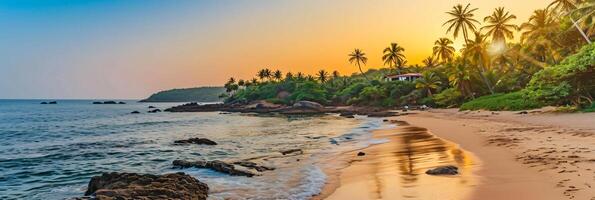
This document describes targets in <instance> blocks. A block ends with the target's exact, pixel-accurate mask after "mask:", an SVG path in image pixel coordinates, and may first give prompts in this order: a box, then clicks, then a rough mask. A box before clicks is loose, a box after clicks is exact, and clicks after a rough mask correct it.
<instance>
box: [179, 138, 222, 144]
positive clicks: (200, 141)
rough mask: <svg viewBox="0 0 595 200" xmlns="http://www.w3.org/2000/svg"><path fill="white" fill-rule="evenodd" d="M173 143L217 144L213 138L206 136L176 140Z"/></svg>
mask: <svg viewBox="0 0 595 200" xmlns="http://www.w3.org/2000/svg"><path fill="white" fill-rule="evenodd" d="M174 144H204V145H217V143H216V142H214V141H213V140H209V139H207V138H190V139H187V140H176V141H174Z"/></svg>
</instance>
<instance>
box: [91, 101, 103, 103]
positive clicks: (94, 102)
mask: <svg viewBox="0 0 595 200" xmlns="http://www.w3.org/2000/svg"><path fill="white" fill-rule="evenodd" d="M93 104H103V102H101V101H94V102H93Z"/></svg>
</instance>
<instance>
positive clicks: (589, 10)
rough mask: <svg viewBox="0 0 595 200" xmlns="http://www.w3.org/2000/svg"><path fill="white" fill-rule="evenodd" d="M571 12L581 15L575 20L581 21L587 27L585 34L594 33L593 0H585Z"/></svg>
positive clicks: (594, 9)
mask: <svg viewBox="0 0 595 200" xmlns="http://www.w3.org/2000/svg"><path fill="white" fill-rule="evenodd" d="M572 14H577V15H578V16H581V17H580V18H579V19H577V21H583V25H584V26H585V27H587V35H589V36H592V35H594V34H595V20H594V19H593V18H595V0H586V1H584V2H583V3H582V4H580V5H579V6H578V8H577V9H575V10H574V11H572Z"/></svg>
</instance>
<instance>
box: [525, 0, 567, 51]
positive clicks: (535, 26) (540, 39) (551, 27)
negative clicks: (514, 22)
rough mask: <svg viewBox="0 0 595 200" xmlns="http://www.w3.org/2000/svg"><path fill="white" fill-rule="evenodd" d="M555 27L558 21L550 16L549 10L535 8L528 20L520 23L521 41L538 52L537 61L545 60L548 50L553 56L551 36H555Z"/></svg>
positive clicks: (553, 44)
mask: <svg viewBox="0 0 595 200" xmlns="http://www.w3.org/2000/svg"><path fill="white" fill-rule="evenodd" d="M557 29H558V23H557V22H556V20H555V19H554V18H552V14H551V11H549V10H547V9H545V10H535V11H534V12H533V15H531V17H530V18H529V21H528V22H525V23H523V24H521V30H523V32H522V33H521V42H522V43H526V44H527V45H528V47H529V49H533V50H534V52H536V53H538V60H539V61H541V62H546V61H547V55H548V52H549V54H550V56H551V57H552V58H554V54H555V51H554V50H553V47H554V46H555V43H554V41H552V38H555V36H556V32H557Z"/></svg>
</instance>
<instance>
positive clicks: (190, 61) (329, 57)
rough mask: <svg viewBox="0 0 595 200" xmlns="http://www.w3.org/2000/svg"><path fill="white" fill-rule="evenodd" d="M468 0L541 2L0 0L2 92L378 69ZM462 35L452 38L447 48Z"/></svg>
mask: <svg viewBox="0 0 595 200" xmlns="http://www.w3.org/2000/svg"><path fill="white" fill-rule="evenodd" d="M458 3H461V4H467V3H471V5H472V7H474V8H479V10H478V11H477V12H476V13H477V14H476V19H477V20H480V21H482V20H483V18H484V17H485V16H488V15H490V14H491V13H492V12H493V10H494V9H495V8H496V7H500V6H504V7H505V8H506V9H507V10H508V11H510V12H511V13H512V14H514V15H516V16H517V17H518V18H517V20H516V21H514V22H515V23H517V24H521V23H522V22H525V21H527V19H528V18H529V16H530V15H531V13H532V12H533V11H534V10H536V9H540V8H544V7H546V6H547V4H548V3H549V1H544V0H522V1H519V0H415V1H412V0H204V1H201V0H195V1H190V0H171V1H163V0H159V1H157V0H127V1H120V0H92V1H85V0H77V1H74V0H61V1H58V0H44V1H37V0H14V1H8V0H0V99H2V98H10V99H15V98H16V99H23V98H48V99H54V98H60V99H65V98H66V99H95V98H100V99H114V98H117V99H140V98H144V97H147V96H148V95H150V94H152V93H154V92H157V91H160V90H166V89H172V88H188V87H197V86H220V85H223V83H225V82H226V81H227V80H228V79H229V77H235V78H236V79H251V78H252V77H254V76H255V74H256V71H257V70H259V69H262V68H270V69H280V70H281V71H283V72H284V73H285V72H288V71H291V72H294V73H296V72H298V71H299V72H304V73H308V74H314V73H315V72H316V71H318V70H320V69H325V70H327V71H333V70H337V71H339V72H340V73H341V74H346V75H347V74H351V73H354V72H356V71H357V68H356V67H354V66H353V65H351V64H350V63H349V62H348V61H347V59H348V57H347V55H348V54H349V53H350V52H351V51H353V49H354V48H359V49H362V50H363V51H364V52H365V53H366V55H367V56H368V59H369V61H368V64H367V65H366V66H365V67H364V68H365V69H368V68H379V67H382V61H381V55H382V50H383V49H384V48H385V47H387V46H388V45H389V44H390V43H391V42H397V43H398V44H400V45H401V46H403V47H404V48H405V56H406V57H407V59H408V63H409V64H416V63H421V60H423V59H424V58H426V57H428V56H430V55H431V53H432V46H433V43H434V41H435V40H436V39H438V38H440V37H445V36H449V37H450V38H451V39H452V36H450V35H447V34H446V27H444V26H442V24H443V23H444V21H446V20H447V19H448V15H447V14H445V12H446V11H449V10H450V9H451V8H452V7H453V6H454V5H456V4H458ZM462 42H463V41H462V39H461V38H458V39H457V40H456V43H455V44H456V45H455V47H457V49H458V48H459V47H460V45H461V43H462Z"/></svg>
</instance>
